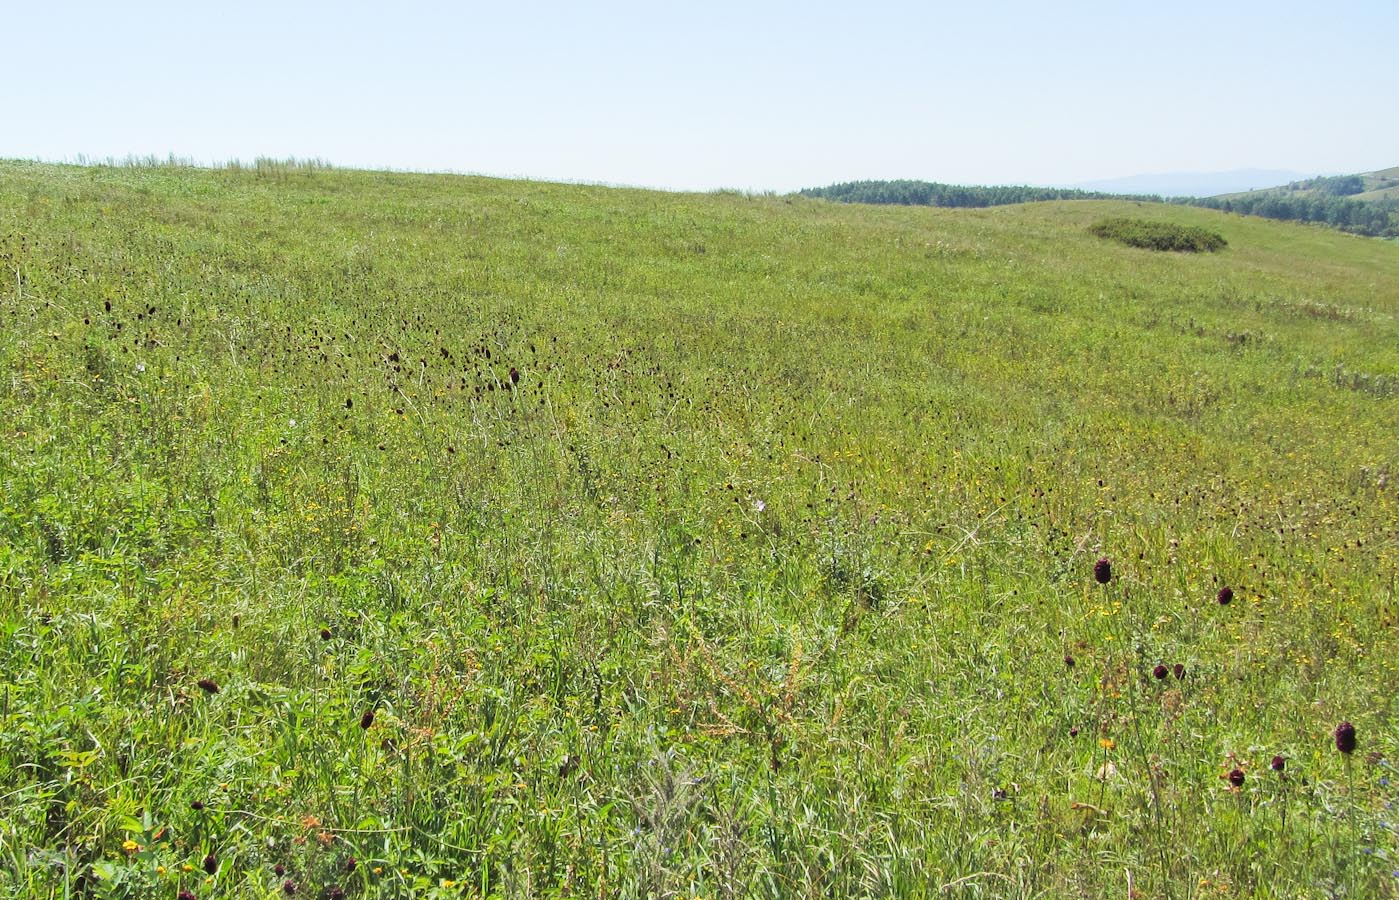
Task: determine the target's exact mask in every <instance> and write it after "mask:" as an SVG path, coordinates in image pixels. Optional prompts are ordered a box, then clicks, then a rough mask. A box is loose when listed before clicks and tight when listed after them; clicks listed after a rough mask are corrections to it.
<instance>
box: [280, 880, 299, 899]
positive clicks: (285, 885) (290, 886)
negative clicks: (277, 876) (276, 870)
mask: <svg viewBox="0 0 1399 900" xmlns="http://www.w3.org/2000/svg"><path fill="white" fill-rule="evenodd" d="M282 893H284V894H286V895H287V896H288V897H290V896H291V895H292V894H295V893H296V882H295V881H292V880H291V879H290V878H288V879H287V880H286V881H284V882H282Z"/></svg>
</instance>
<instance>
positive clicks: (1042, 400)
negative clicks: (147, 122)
mask: <svg viewBox="0 0 1399 900" xmlns="http://www.w3.org/2000/svg"><path fill="white" fill-rule="evenodd" d="M246 175H247V173H246V172H239V171H194V170H188V169H176V168H166V167H133V168H93V169H76V168H70V167H50V166H39V165H25V164H6V165H4V166H0V275H3V276H4V277H3V279H2V280H3V287H0V366H3V372H4V379H3V381H0V422H3V423H4V424H3V427H4V441H3V442H0V673H3V675H2V676H0V895H6V896H13V897H75V896H86V897H151V896H154V897H172V898H174V897H177V896H179V895H180V892H182V891H185V892H188V893H189V894H190V895H193V896H195V897H198V898H212V897H248V896H254V897H272V896H286V895H288V894H292V893H293V892H294V895H295V896H313V897H327V898H329V897H341V896H344V897H395V896H424V897H461V896H502V897H504V896H556V897H574V896H603V897H607V896H650V897H680V896H684V897H694V896H701V897H750V896H761V897H791V896H808V897H830V896H948V897H986V896H995V897H1059V896H1112V897H1121V896H1126V894H1127V891H1128V887H1129V885H1130V886H1131V888H1132V889H1134V890H1135V891H1136V892H1137V893H1138V895H1139V896H1142V897H1174V898H1200V897H1246V896H1247V897H1385V896H1395V895H1396V886H1399V878H1396V876H1395V874H1394V873H1395V871H1396V870H1399V863H1397V862H1396V853H1397V852H1399V847H1397V846H1396V830H1395V819H1394V804H1395V802H1396V796H1397V795H1399V791H1397V790H1396V788H1395V786H1394V784H1393V781H1392V778H1393V775H1394V772H1393V764H1392V762H1391V759H1392V757H1393V756H1394V755H1395V754H1396V752H1399V747H1396V735H1395V730H1394V724H1393V702H1394V697H1395V696H1396V688H1399V677H1396V676H1397V675H1399V673H1396V660H1399V653H1396V650H1399V647H1396V643H1399V642H1397V641H1396V621H1397V619H1396V616H1399V611H1396V606H1395V596H1394V585H1395V580H1396V579H1395V576H1396V569H1397V568H1399V525H1396V522H1399V518H1396V512H1399V482H1396V477H1399V442H1397V441H1396V439H1395V437H1394V436H1395V435H1396V434H1399V406H1396V404H1395V401H1394V397H1393V396H1392V392H1390V391H1386V390H1379V389H1376V387H1375V386H1376V385H1386V384H1389V383H1390V382H1391V381H1392V380H1393V379H1394V378H1395V377H1399V351H1396V347H1399V341H1396V325H1395V315H1396V312H1399V277H1397V276H1399V257H1396V256H1395V254H1394V252H1393V251H1394V248H1393V246H1392V245H1389V244H1384V243H1380V242H1362V241H1359V240H1356V239H1352V238H1348V237H1344V236H1341V235H1334V234H1328V233H1323V232H1316V231H1313V230H1309V229H1306V228H1301V227H1293V226H1286V225H1280V224H1275V223H1266V222H1256V221H1250V220H1243V219H1239V218H1234V217H1226V216H1222V215H1219V214H1215V213H1212V212H1208V211H1202V210H1192V209H1183V208H1161V209H1154V208H1151V209H1146V208H1143V209H1136V208H1132V215H1134V216H1139V215H1144V214H1145V215H1150V216H1158V217H1160V218H1161V219H1162V220H1163V221H1168V222H1174V223H1178V224H1182V225H1188V226H1202V227H1207V228H1209V229H1211V230H1217V231H1218V232H1220V233H1221V234H1222V235H1224V236H1225V237H1226V238H1227V240H1228V247H1227V248H1226V249H1224V250H1222V251H1221V252H1219V253H1215V254H1207V255H1205V254H1202V255H1163V254H1153V253H1151V252H1149V251H1143V250H1137V249H1133V248H1127V247H1119V246H1114V245H1111V244H1106V243H1104V242H1102V241H1099V240H1098V239H1097V238H1095V237H1093V236H1092V235H1090V234H1089V233H1088V232H1087V227H1088V225H1089V224H1091V223H1092V222H1094V221H1097V220H1099V219H1101V218H1103V217H1104V216H1106V215H1118V214H1121V213H1123V212H1125V211H1127V209H1128V207H1127V205H1125V204H1112V203H1085V204H1050V205H1036V206H1033V207H1007V208H1002V209H997V210H993V211H977V212H967V211H938V210H921V209H882V208H881V209H867V208H852V207H838V206H833V205H829V204H825V203H818V202H811V201H802V200H791V199H785V198H771V197H745V196H735V195H727V194H725V195H717V196H714V195H711V196H686V195H664V194H656V193H649V192H642V191H623V190H609V189H602V188H589V187H571V186H545V185H538V184H530V183H523V182H501V181H489V180H482V179H466V178H453V177H431V176H409V175H402V174H385V173H353V172H338V171H332V172H325V171H318V170H313V171H308V172H304V173H300V172H299V173H297V174H296V176H295V177H289V178H285V179H259V178H249V177H246ZM1335 373H1345V375H1346V377H1339V376H1337V375H1336V374H1335ZM1343 722H1346V723H1349V724H1350V725H1351V727H1352V728H1353V731H1351V732H1345V731H1344V729H1342V728H1341V727H1340V726H1341V723H1343ZM1347 733H1348V734H1350V735H1352V736H1353V740H1352V738H1348V737H1345V734H1347ZM1348 747H1349V749H1347V748H1348Z"/></svg>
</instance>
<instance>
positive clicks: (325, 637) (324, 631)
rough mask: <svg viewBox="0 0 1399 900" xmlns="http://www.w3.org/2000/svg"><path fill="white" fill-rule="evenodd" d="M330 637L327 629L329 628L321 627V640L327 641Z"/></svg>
mask: <svg viewBox="0 0 1399 900" xmlns="http://www.w3.org/2000/svg"><path fill="white" fill-rule="evenodd" d="M330 637H331V635H330V629H329V628H322V629H321V640H323V641H328V640H330Z"/></svg>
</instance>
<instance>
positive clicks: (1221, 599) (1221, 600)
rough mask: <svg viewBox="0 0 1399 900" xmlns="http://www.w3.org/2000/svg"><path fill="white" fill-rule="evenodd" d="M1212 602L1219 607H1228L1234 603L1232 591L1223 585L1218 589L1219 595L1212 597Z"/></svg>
mask: <svg viewBox="0 0 1399 900" xmlns="http://www.w3.org/2000/svg"><path fill="white" fill-rule="evenodd" d="M1214 602H1216V603H1218V604H1219V605H1220V606H1228V605H1229V604H1230V603H1233V602H1234V589H1233V588H1231V587H1229V586H1228V585H1225V586H1224V587H1222V588H1220V589H1219V593H1218V594H1215V595H1214Z"/></svg>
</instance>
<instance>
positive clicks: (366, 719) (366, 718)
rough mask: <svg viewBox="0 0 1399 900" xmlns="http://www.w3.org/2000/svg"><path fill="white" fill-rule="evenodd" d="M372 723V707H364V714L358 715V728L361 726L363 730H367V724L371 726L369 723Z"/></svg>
mask: <svg viewBox="0 0 1399 900" xmlns="http://www.w3.org/2000/svg"><path fill="white" fill-rule="evenodd" d="M373 724H374V710H373V709H366V710H365V711H364V715H362V716H360V717H359V727H360V728H363V729H364V730H365V731H368V730H369V726H371V725H373Z"/></svg>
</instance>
